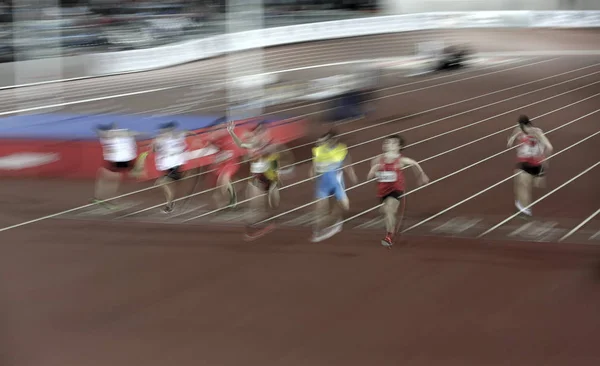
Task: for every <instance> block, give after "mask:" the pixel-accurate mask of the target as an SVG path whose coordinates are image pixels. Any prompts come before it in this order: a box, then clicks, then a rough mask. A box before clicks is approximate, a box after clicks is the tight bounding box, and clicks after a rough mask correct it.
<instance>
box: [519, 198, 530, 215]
mask: <svg viewBox="0 0 600 366" xmlns="http://www.w3.org/2000/svg"><path fill="white" fill-rule="evenodd" d="M515 206H516V207H517V209H518V210H519V211H520V212H521V213H522V214H523V215H527V216H532V213H531V209H530V208H525V207H523V206H522V205H521V202H519V201H515Z"/></svg>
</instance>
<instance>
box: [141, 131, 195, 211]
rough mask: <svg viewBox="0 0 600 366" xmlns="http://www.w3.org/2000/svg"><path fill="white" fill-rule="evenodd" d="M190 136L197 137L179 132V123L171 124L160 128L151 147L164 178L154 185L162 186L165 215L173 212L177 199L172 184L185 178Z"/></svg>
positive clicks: (157, 167) (158, 168)
mask: <svg viewBox="0 0 600 366" xmlns="http://www.w3.org/2000/svg"><path fill="white" fill-rule="evenodd" d="M188 136H196V134H195V133H193V132H189V131H181V130H177V123H175V122H169V123H165V124H163V125H161V126H160V127H159V133H158V136H156V138H155V139H154V141H153V142H152V144H151V145H150V149H149V150H152V151H154V153H155V154H156V155H155V163H156V169H157V170H158V171H160V172H162V174H163V176H162V177H160V178H158V179H157V180H156V182H155V183H154V185H155V186H160V187H161V188H162V189H163V192H164V194H165V199H166V204H165V207H164V208H163V212H164V213H170V212H173V208H174V204H173V198H174V197H175V185H174V184H172V183H174V182H176V181H178V180H180V179H181V178H183V177H184V176H185V173H184V172H183V166H184V165H185V163H186V162H187V150H188V146H187V142H186V138H187V137H188Z"/></svg>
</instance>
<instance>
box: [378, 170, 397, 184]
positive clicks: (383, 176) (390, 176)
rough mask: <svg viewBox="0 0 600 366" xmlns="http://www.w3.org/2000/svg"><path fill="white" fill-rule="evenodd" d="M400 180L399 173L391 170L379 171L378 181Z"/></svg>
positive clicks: (390, 181)
mask: <svg viewBox="0 0 600 366" xmlns="http://www.w3.org/2000/svg"><path fill="white" fill-rule="evenodd" d="M397 180H398V174H396V172H391V171H382V172H377V181H378V182H381V183H392V182H395V181H397Z"/></svg>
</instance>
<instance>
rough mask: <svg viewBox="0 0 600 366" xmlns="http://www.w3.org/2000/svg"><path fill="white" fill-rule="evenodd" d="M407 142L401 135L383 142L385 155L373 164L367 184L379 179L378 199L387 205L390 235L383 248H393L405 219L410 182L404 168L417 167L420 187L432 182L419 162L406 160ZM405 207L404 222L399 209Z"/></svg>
mask: <svg viewBox="0 0 600 366" xmlns="http://www.w3.org/2000/svg"><path fill="white" fill-rule="evenodd" d="M405 145H406V144H405V140H404V138H402V137H401V136H399V135H392V136H389V137H387V138H386V139H385V140H384V141H383V154H381V155H379V156H378V157H376V158H375V159H373V160H372V161H371V170H370V171H369V174H368V175H367V180H370V179H373V178H375V177H376V178H377V197H378V198H379V200H380V201H381V203H382V204H383V206H382V207H381V213H382V215H383V219H384V222H385V229H386V235H385V238H384V239H383V240H382V241H381V245H383V246H385V247H391V246H392V244H393V242H394V236H395V235H396V233H397V232H398V229H399V226H400V224H401V222H402V219H403V218H404V210H405V208H406V197H405V196H404V193H405V192H406V191H405V189H406V182H405V179H404V168H407V167H413V168H414V172H415V175H416V177H417V182H418V184H419V185H422V184H427V183H428V182H429V178H428V177H427V175H426V174H425V172H424V171H423V169H422V168H421V166H420V165H419V163H417V162H416V161H415V160H413V159H410V158H407V157H404V156H402V154H401V153H400V152H401V150H403V148H404V146H405ZM401 204H402V210H401V212H400V218H398V208H399V207H400V205H401Z"/></svg>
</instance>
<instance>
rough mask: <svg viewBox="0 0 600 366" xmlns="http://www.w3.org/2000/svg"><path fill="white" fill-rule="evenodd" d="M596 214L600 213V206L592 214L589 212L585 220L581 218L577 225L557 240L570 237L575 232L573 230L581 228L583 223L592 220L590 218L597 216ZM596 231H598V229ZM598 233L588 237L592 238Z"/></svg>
mask: <svg viewBox="0 0 600 366" xmlns="http://www.w3.org/2000/svg"><path fill="white" fill-rule="evenodd" d="M598 214H600V208H599V209H598V210H596V212H594V213H593V214H591V215H590V216H589V217H588V218H586V219H585V220H583V221H582V222H581V223H580V224H579V225H577V226H575V227H574V228H573V230H571V231H569V232H568V233H566V234H565V235H563V236H562V237H561V238H560V239H558V241H563V240H565V239H567V238H568V237H570V236H571V235H573V234H575V232H576V231H577V230H579V229H581V228H582V227H583V226H584V225H585V224H587V223H588V222H590V221H592V219H593V218H594V217H596V216H598ZM598 233H600V231H599V232H598ZM598 233H596V234H594V235H592V236H591V237H590V239H593V238H594V236H596V235H598Z"/></svg>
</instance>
